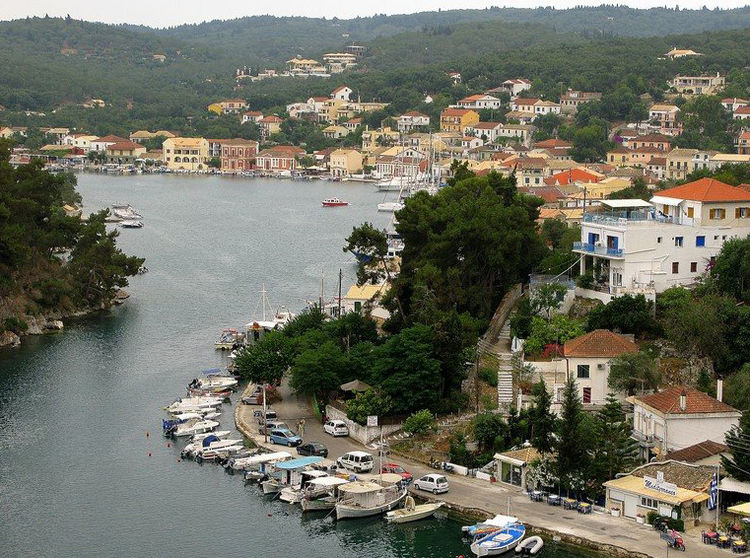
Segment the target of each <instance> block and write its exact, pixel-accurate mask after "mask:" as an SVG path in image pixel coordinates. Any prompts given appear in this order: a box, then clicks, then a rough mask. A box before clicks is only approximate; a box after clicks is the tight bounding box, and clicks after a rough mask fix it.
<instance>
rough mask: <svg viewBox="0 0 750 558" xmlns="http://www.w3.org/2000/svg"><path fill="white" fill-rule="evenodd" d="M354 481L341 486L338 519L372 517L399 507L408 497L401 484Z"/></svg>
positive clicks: (337, 510) (337, 505)
mask: <svg viewBox="0 0 750 558" xmlns="http://www.w3.org/2000/svg"><path fill="white" fill-rule="evenodd" d="M383 484H385V483H380V482H377V481H354V482H350V483H349V484H345V485H342V486H341V487H339V499H338V501H337V502H336V519H350V518H358V517H370V516H373V515H379V514H381V513H385V512H387V511H390V510H392V509H394V508H397V507H398V505H399V504H400V503H401V500H403V499H404V498H405V497H406V489H405V488H403V487H402V486H401V485H400V484H388V485H386V486H383Z"/></svg>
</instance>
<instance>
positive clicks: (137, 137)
mask: <svg viewBox="0 0 750 558" xmlns="http://www.w3.org/2000/svg"><path fill="white" fill-rule="evenodd" d="M175 137H177V134H173V133H172V132H169V131H167V130H157V131H156V132H149V131H148V130H138V131H136V132H133V133H132V134H130V141H136V142H138V143H141V142H144V141H147V140H150V139H155V138H163V139H167V138H175Z"/></svg>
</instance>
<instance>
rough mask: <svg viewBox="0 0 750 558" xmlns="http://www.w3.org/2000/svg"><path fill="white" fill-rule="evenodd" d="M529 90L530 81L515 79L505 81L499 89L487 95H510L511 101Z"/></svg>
mask: <svg viewBox="0 0 750 558" xmlns="http://www.w3.org/2000/svg"><path fill="white" fill-rule="evenodd" d="M529 89H531V81H530V80H528V79H525V78H516V79H506V80H505V81H504V82H503V83H501V84H500V87H498V88H496V89H493V90H491V91H488V93H493V92H500V91H503V92H505V93H507V94H508V95H510V98H511V99H515V98H516V97H518V95H520V94H521V93H523V92H524V91H528V90H529Z"/></svg>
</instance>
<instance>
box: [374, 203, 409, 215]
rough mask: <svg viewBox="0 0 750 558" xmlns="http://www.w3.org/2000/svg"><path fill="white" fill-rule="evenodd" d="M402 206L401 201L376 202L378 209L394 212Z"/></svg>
mask: <svg viewBox="0 0 750 558" xmlns="http://www.w3.org/2000/svg"><path fill="white" fill-rule="evenodd" d="M403 208H404V204H403V203H402V202H383V203H379V204H378V211H382V212H390V213H395V212H396V211H401V210H402V209H403Z"/></svg>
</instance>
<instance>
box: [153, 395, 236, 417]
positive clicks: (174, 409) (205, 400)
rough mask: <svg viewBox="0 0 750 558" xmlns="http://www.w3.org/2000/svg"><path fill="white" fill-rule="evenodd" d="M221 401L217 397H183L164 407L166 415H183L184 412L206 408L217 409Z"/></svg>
mask: <svg viewBox="0 0 750 558" xmlns="http://www.w3.org/2000/svg"><path fill="white" fill-rule="evenodd" d="M222 402H223V399H221V398H218V397H183V398H182V399H178V400H176V401H174V402H173V403H171V404H170V405H169V406H167V407H165V408H164V410H165V411H167V412H168V413H183V412H186V411H198V410H200V409H206V408H208V407H218V406H219V405H221V403H222Z"/></svg>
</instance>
